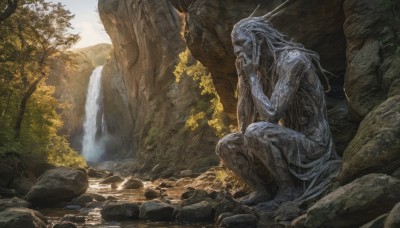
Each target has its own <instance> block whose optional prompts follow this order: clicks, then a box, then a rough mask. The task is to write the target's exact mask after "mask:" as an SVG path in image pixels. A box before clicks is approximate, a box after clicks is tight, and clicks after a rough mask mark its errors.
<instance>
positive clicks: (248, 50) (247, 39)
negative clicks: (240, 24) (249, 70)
mask: <svg viewBox="0 0 400 228" xmlns="http://www.w3.org/2000/svg"><path fill="white" fill-rule="evenodd" d="M232 44H233V51H234V52H235V55H236V60H237V61H238V60H242V61H244V62H245V63H248V62H250V61H251V60H252V53H253V43H252V39H251V36H250V34H249V33H247V32H245V31H243V30H241V29H236V30H235V31H234V32H233V33H232Z"/></svg>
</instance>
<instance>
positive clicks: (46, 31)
mask: <svg viewBox="0 0 400 228" xmlns="http://www.w3.org/2000/svg"><path fill="white" fill-rule="evenodd" d="M73 17H74V15H72V14H71V12H70V11H69V10H66V9H65V8H64V6H63V5H62V4H61V3H56V4H54V3H48V2H46V1H44V0H25V1H24V2H23V3H22V5H21V7H20V8H19V9H18V10H17V11H16V12H15V13H14V15H13V16H12V17H10V18H9V19H8V20H7V21H4V23H3V24H2V26H1V29H2V30H3V31H4V34H5V35H4V36H2V37H0V39H2V41H3V42H2V43H3V46H2V47H1V48H0V49H2V50H1V51H2V52H3V53H4V54H0V62H3V63H4V64H3V65H4V66H5V67H4V69H3V72H4V74H5V75H3V76H4V77H6V78H7V79H8V80H10V81H13V84H15V85H16V87H18V92H19V95H20V101H19V104H18V113H17V117H16V121H15V125H14V139H15V140H16V141H18V140H19V138H20V133H21V125H22V121H23V118H24V115H25V112H26V107H27V104H28V101H29V99H30V97H31V96H32V94H33V93H34V92H35V91H36V89H37V87H38V85H39V83H40V82H41V81H43V80H44V79H45V78H46V76H47V73H48V68H49V64H50V60H51V57H52V56H54V55H55V54H57V53H58V52H60V51H62V50H65V49H67V48H69V47H71V46H72V45H73V44H75V43H76V42H77V41H78V39H79V36H78V35H76V34H71V33H69V30H70V29H71V28H72V26H71V23H70V20H71V19H72V18H73Z"/></svg>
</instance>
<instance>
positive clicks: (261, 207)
mask: <svg viewBox="0 0 400 228" xmlns="http://www.w3.org/2000/svg"><path fill="white" fill-rule="evenodd" d="M281 203H282V202H280V201H278V200H270V201H267V202H264V203H259V204H257V205H256V206H255V207H254V208H255V209H256V210H257V211H262V212H273V211H276V210H277V209H278V208H279V206H280V205H281Z"/></svg>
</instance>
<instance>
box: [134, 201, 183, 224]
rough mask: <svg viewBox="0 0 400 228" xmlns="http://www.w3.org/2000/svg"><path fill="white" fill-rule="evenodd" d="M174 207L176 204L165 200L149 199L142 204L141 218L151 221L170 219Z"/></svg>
mask: <svg viewBox="0 0 400 228" xmlns="http://www.w3.org/2000/svg"><path fill="white" fill-rule="evenodd" d="M174 209H175V208H174V206H172V205H170V204H167V203H164V202H160V201H156V200H153V201H147V202H144V203H143V204H142V205H141V206H140V214H139V218H140V219H142V220H151V221H170V220H171V218H172V214H173V212H174Z"/></svg>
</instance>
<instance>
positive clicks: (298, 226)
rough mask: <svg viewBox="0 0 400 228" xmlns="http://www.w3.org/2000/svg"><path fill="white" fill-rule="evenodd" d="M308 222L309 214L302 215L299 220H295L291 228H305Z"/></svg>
mask: <svg viewBox="0 0 400 228" xmlns="http://www.w3.org/2000/svg"><path fill="white" fill-rule="evenodd" d="M306 221H307V214H304V215H301V216H299V217H297V218H295V219H294V220H293V221H292V223H291V224H290V225H291V228H304V227H306Z"/></svg>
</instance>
